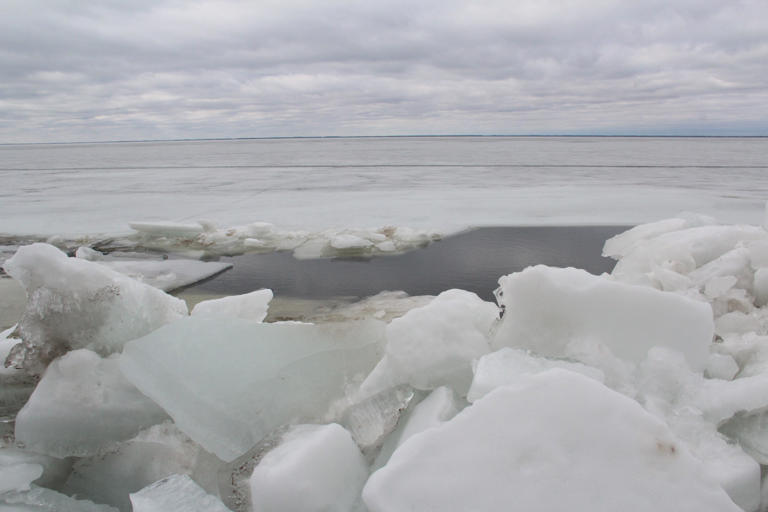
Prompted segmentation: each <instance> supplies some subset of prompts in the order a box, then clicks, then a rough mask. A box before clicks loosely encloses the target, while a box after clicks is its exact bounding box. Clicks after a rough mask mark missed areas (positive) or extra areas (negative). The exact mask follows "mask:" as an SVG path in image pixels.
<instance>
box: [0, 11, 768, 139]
mask: <svg viewBox="0 0 768 512" xmlns="http://www.w3.org/2000/svg"><path fill="white" fill-rule="evenodd" d="M34 5H36V7H32V6H31V4H30V3H29V2H25V1H14V0H10V1H6V2H5V3H4V5H3V7H2V9H0V10H1V11H2V13H0V76H1V77H2V80H1V81H0V142H15V141H19V142H21V141H29V142H31V141H72V140H125V139H151V138H196V137H260V136H293V135H299V136H307V135H373V134H381V135H388V134H392V135H396V134H422V133H423V134H437V133H441V134H445V133H481V134H498V133H506V134H525V133H672V134H674V133H691V134H705V133H714V134H764V135H765V134H768V3H767V2H765V0H644V1H643V2H636V1H633V0H572V1H563V0H516V1H514V2H511V1H508V0H489V1H477V2H474V1H473V2H469V1H456V0H425V1H422V2H411V1H400V0H391V1H386V2H378V3H374V2H353V1H340V0H328V1H324V2H311V1H308V0H304V1H302V0H281V1H274V0H260V1H259V2H251V1H236V0H230V1H209V2H206V1H181V0H178V1H177V0H162V1H152V2H150V1H144V0H137V1H133V2H122V1H117V0H111V1H103V2H88V3H84V2H77V1H75V0H70V1H63V0H62V1H56V2H54V1H51V2H38V3H36V4H34Z"/></svg>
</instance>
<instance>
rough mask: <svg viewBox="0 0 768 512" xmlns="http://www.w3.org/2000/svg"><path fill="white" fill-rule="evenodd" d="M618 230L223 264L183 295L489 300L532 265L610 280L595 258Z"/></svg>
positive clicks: (548, 230) (545, 232)
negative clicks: (266, 292) (453, 295)
mask: <svg viewBox="0 0 768 512" xmlns="http://www.w3.org/2000/svg"><path fill="white" fill-rule="evenodd" d="M625 229H626V228H625V227H618V226H610V227H600V226H597V227H596V226H579V227H550V226H548V227H499V228H481V229H476V230H474V231H470V232H467V233H463V234H460V235H457V236H454V237H450V238H447V239H445V240H442V241H440V242H436V243H434V244H432V245H430V246H428V247H426V248H424V249H419V250H416V251H412V252H409V253H406V254H402V255H398V256H387V257H378V258H371V259H359V260H358V259H330V260H329V259H325V260H297V259H295V258H294V257H293V256H292V255H291V254H290V253H287V252H281V253H271V254H244V255H241V256H234V257H224V258H221V261H227V262H230V263H232V264H233V265H234V267H233V268H232V269H231V270H229V271H227V272H225V273H223V274H221V275H219V276H218V277H216V278H215V279H211V280H209V281H206V282H203V283H200V284H198V285H195V286H193V287H190V288H188V289H186V290H185V293H199V294H228V295H229V294H239V293H247V292H250V291H252V290H255V289H258V288H271V289H272V290H273V291H274V292H275V295H277V296H283V297H302V298H327V297H347V296H349V297H367V296H370V295H374V294H376V293H379V292H381V291H384V290H403V291H405V292H407V293H408V294H410V295H435V294H438V293H440V292H441V291H444V290H447V289H450V288H461V289H464V290H469V291H473V292H475V293H477V294H478V295H480V296H481V297H483V298H484V299H486V300H493V290H494V289H495V288H496V286H497V281H498V279H499V277H501V276H502V275H506V274H509V273H511V272H517V271H519V270H522V269H524V268H525V267H527V266H530V265H536V264H539V263H542V264H545V265H551V266H559V267H567V266H571V267H577V268H583V269H585V270H587V271H589V272H591V273H593V274H600V273H602V272H610V271H611V269H612V268H613V264H614V262H613V260H610V259H608V258H603V257H602V256H601V251H602V247H603V243H604V242H605V240H606V239H607V238H610V237H611V236H613V235H615V234H617V233H620V232H622V231H624V230H625Z"/></svg>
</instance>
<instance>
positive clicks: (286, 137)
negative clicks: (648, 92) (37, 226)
mask: <svg viewBox="0 0 768 512" xmlns="http://www.w3.org/2000/svg"><path fill="white" fill-rule="evenodd" d="M558 137H560V138H580V137H581V138H583V137H591V138H657V139H765V138H768V134H765V135H701V134H699V135H693V134H691V135H685V134H675V135H669V134H668V135H659V134H655V135H654V134H589V133H585V134H573V133H552V134H542V133H530V134H472V133H467V134H456V133H454V134H410V135H277V136H263V137H188V138H174V139H113V140H82V141H49V142H0V146H25V145H26V146H30V145H68V144H126V143H149V142H206V141H211V142H212V141H238V140H291V139H406V138H410V139H418V138H558Z"/></svg>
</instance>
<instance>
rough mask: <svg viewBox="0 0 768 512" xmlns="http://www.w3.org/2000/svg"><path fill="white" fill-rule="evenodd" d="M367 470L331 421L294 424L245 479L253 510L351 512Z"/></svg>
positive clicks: (347, 437)
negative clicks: (326, 422) (327, 423)
mask: <svg viewBox="0 0 768 512" xmlns="http://www.w3.org/2000/svg"><path fill="white" fill-rule="evenodd" d="M366 478H368V466H367V465H366V463H365V460H364V459H363V456H362V454H361V453H360V450H358V448H357V445H356V444H355V442H354V441H353V440H352V436H350V434H349V432H347V431H346V430H344V428H343V427H341V426H340V425H338V424H336V423H331V424H330V425H297V426H295V427H293V428H292V429H291V430H289V431H288V432H286V433H285V434H284V435H283V436H282V440H281V443H280V444H279V445H278V446H277V447H276V448H274V449H273V450H272V451H270V452H268V453H267V454H266V455H265V456H264V457H263V458H262V459H261V461H260V462H259V464H258V465H257V466H256V467H255V468H254V469H253V473H252V474H251V477H250V479H249V486H250V494H251V506H252V510H253V512H257V511H258V512H350V511H351V510H352V507H353V506H354V505H355V503H356V502H358V501H359V499H360V491H361V489H362V488H363V484H364V483H365V480H366Z"/></svg>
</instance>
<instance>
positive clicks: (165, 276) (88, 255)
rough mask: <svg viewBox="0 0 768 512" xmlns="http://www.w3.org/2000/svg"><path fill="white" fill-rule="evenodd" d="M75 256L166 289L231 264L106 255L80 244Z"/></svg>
mask: <svg viewBox="0 0 768 512" xmlns="http://www.w3.org/2000/svg"><path fill="white" fill-rule="evenodd" d="M86 249H87V250H86ZM76 256H77V257H78V258H82V259H86V260H90V261H96V262H97V263H99V264H100V265H104V266H105V267H108V268H111V269H112V270H114V271H116V272H119V273H121V274H124V275H126V276H128V277H131V278H133V279H136V280H137V281H140V282H142V283H145V284H148V285H150V286H154V287H155V288H160V289H161V290H163V291H166V292H167V291H171V290H175V289H177V288H181V287H183V286H189V285H190V284H194V283H197V282H198V281H202V280H203V279H207V278H209V277H211V276H213V275H216V274H218V273H220V272H223V271H224V270H227V269H228V268H231V267H232V264H231V263H220V262H217V261H197V260H185V259H165V260H152V259H148V258H141V259H134V258H130V257H118V256H113V255H108V256H105V255H102V254H101V253H99V252H97V251H94V250H92V249H88V248H87V247H80V248H79V249H78V250H77V252H76Z"/></svg>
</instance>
